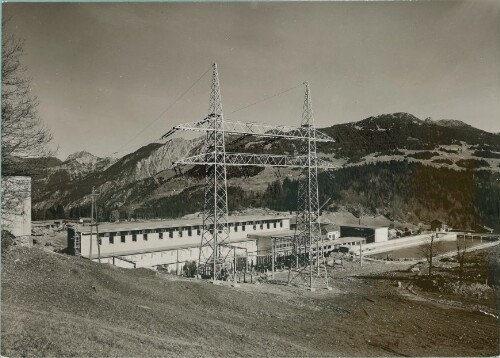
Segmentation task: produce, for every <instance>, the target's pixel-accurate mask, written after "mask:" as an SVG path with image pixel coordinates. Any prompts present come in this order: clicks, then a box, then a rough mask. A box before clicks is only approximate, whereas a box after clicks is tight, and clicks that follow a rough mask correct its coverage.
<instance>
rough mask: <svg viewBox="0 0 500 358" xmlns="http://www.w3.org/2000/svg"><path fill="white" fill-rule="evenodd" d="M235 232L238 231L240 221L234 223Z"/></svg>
mask: <svg viewBox="0 0 500 358" xmlns="http://www.w3.org/2000/svg"><path fill="white" fill-rule="evenodd" d="M234 232H238V223H236V224H234Z"/></svg>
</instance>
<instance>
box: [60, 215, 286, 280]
mask: <svg viewBox="0 0 500 358" xmlns="http://www.w3.org/2000/svg"><path fill="white" fill-rule="evenodd" d="M289 229H290V218H287V217H278V216H266V217H253V216H241V217H240V216H235V217H230V218H229V241H230V243H229V244H230V245H232V246H234V247H236V249H235V250H236V254H237V255H241V256H243V255H245V254H248V255H249V256H251V255H252V253H256V252H257V251H258V240H256V239H249V238H248V237H247V235H248V234H252V233H270V234H271V233H273V232H279V231H283V230H289ZM98 230H99V239H100V247H99V250H100V259H101V262H106V263H110V264H114V265H117V266H120V267H127V268H137V267H148V268H158V267H160V266H161V267H163V268H167V269H168V270H169V271H177V273H180V272H181V271H182V270H183V267H184V265H185V263H187V262H192V261H198V257H199V247H200V244H201V234H202V223H201V220H199V219H198V220H188V219H179V220H161V221H149V222H127V223H112V224H109V223H106V224H101V225H99V227H98ZM75 237H77V238H78V237H79V238H80V240H79V252H80V255H81V256H83V257H86V258H89V259H91V260H93V261H97V260H98V242H97V233H96V228H95V227H90V226H79V225H75V226H72V227H68V248H69V249H70V250H71V249H73V248H74V247H75ZM77 241H78V240H77ZM226 249H227V250H231V248H226Z"/></svg>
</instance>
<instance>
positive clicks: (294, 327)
mask: <svg viewBox="0 0 500 358" xmlns="http://www.w3.org/2000/svg"><path fill="white" fill-rule="evenodd" d="M493 250H495V252H494V254H493V255H491V254H488V255H486V257H487V258H488V260H489V259H493V260H495V262H494V263H488V264H487V265H486V267H493V266H488V265H496V266H494V267H498V256H499V255H498V253H499V252H500V251H499V249H498V246H497V247H496V248H494V249H493ZM478 255H479V254H478ZM483 256H484V255H483ZM477 257H479V258H481V257H482V256H477ZM2 266H3V267H2V311H1V315H2V317H1V318H2V327H1V335H2V337H1V338H2V340H1V343H2V346H1V354H2V355H3V356H7V357H13V356H116V357H123V356H134V357H139V356H142V357H148V356H169V357H172V356H187V357H193V356H203V357H206V356H217V357H221V356H251V357H256V356H273V357H278V356H308V357H318V356H494V355H498V354H499V353H500V348H499V347H500V345H499V344H500V329H499V321H498V318H496V317H493V316H495V315H497V314H498V313H497V312H498V308H497V306H496V304H497V303H496V302H498V298H499V296H498V293H499V291H498V286H496V285H498V283H497V282H495V283H494V285H493V286H494V288H492V289H489V290H488V292H487V294H486V295H483V296H481V297H480V298H479V296H478V298H474V297H467V298H464V296H459V295H452V294H441V293H436V292H434V293H432V292H426V291H421V290H418V289H417V288H416V287H415V286H413V285H410V283H411V282H412V281H411V280H412V279H413V278H414V277H415V276H416V274H415V273H413V272H412V273H410V271H409V270H408V268H409V266H408V265H407V264H406V266H405V265H404V264H396V263H393V264H383V263H378V262H366V263H365V266H364V267H363V269H361V268H358V266H357V264H355V263H354V262H351V263H349V262H346V263H345V266H344V268H343V269H342V271H332V272H331V275H332V279H331V284H332V286H333V290H332V291H327V290H320V291H316V292H309V291H306V290H304V289H301V288H297V287H287V286H284V285H277V284H270V283H260V284H255V283H254V284H250V283H247V284H241V287H239V288H231V287H229V286H226V285H222V286H215V285H212V284H210V283H207V282H203V281H197V280H192V279H184V278H178V277H175V276H170V275H164V274H158V273H155V272H153V271H150V270H146V269H137V270H125V269H120V268H117V267H113V266H109V265H104V264H102V265H101V264H97V263H93V262H89V261H87V260H84V259H78V258H75V257H70V256H65V255H62V254H56V253H51V252H47V251H45V250H43V249H41V248H23V247H16V246H14V247H11V248H9V250H8V251H7V252H6V254H5V257H4V258H3V260H2ZM483 266H484V265H483ZM474 267H475V266H474ZM422 272H424V270H423V268H422ZM398 281H399V282H401V283H402V285H401V287H398V285H397V282H398ZM490 284H491V282H490ZM408 286H409V287H408ZM407 287H408V289H407Z"/></svg>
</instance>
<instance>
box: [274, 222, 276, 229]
mask: <svg viewBox="0 0 500 358" xmlns="http://www.w3.org/2000/svg"><path fill="white" fill-rule="evenodd" d="M274 228H275V229H276V221H275V222H274Z"/></svg>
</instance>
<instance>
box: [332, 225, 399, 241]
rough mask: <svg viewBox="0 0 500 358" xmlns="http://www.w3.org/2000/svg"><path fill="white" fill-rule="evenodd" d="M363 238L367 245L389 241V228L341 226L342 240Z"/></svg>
mask: <svg viewBox="0 0 500 358" xmlns="http://www.w3.org/2000/svg"><path fill="white" fill-rule="evenodd" d="M344 237H358V238H359V237H362V238H365V239H366V243H367V244H370V243H372V242H382V241H387V240H389V227H386V226H367V225H355V226H353V225H340V238H344Z"/></svg>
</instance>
